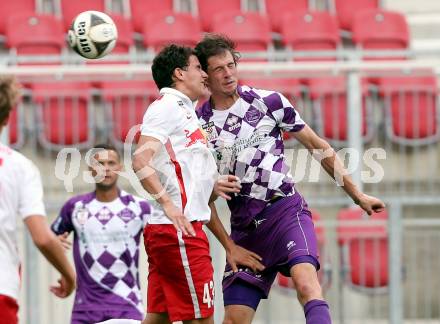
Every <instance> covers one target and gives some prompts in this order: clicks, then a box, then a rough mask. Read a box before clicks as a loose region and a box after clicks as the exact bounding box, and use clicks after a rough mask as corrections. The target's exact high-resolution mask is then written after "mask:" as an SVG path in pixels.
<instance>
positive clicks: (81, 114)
mask: <svg viewBox="0 0 440 324" xmlns="http://www.w3.org/2000/svg"><path fill="white" fill-rule="evenodd" d="M32 97H33V100H34V102H35V103H36V104H37V119H38V122H37V128H38V139H39V141H40V143H41V144H42V145H43V146H44V147H46V148H48V149H53V150H59V149H61V148H63V147H66V146H73V147H77V148H87V147H89V146H90V145H91V144H92V143H93V142H94V138H95V134H94V121H93V109H92V105H91V95H90V85H89V84H88V83H70V82H59V83H41V84H33V85H32Z"/></svg>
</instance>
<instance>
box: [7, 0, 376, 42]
mask: <svg viewBox="0 0 440 324" xmlns="http://www.w3.org/2000/svg"><path fill="white" fill-rule="evenodd" d="M121 2H122V8H123V9H122V13H123V14H124V16H128V17H130V18H131V21H132V24H133V28H134V30H135V31H136V32H141V31H142V29H143V28H144V25H143V23H144V20H145V19H146V18H147V16H148V15H149V14H150V15H151V16H154V15H157V14H159V13H160V12H173V11H179V8H177V7H179V5H176V4H179V3H180V2H179V1H173V0H161V1H157V0H129V1H128V0H121ZM247 2H248V1H242V0H223V1H212V0H192V1H191V2H190V3H191V10H190V11H191V13H192V14H193V15H194V16H195V17H198V18H200V21H201V27H202V28H203V30H204V31H211V30H212V29H213V26H212V17H213V13H218V12H223V11H245V10H246V9H247V7H248V5H246V4H247ZM309 2H311V1H309V0H263V1H258V4H259V6H258V7H259V8H258V9H259V10H258V12H260V13H261V14H263V15H267V16H268V17H269V20H270V22H271V30H273V31H274V32H280V31H281V20H282V19H281V18H282V16H283V15H284V14H286V13H296V12H301V11H306V10H308V9H313V6H310V5H309ZM52 3H53V6H52V7H53V11H54V13H55V14H56V15H57V16H60V17H62V19H63V22H64V27H65V29H67V28H68V27H69V26H70V24H71V22H72V19H73V18H74V17H75V16H76V15H77V14H78V13H80V12H82V11H85V10H98V11H103V12H108V13H112V12H115V10H113V8H112V7H110V6H108V5H107V4H108V3H107V2H106V1H105V0H76V1H70V0H53V1H52ZM332 3H333V2H332ZM36 5H37V0H15V1H2V2H1V4H0V34H4V30H5V29H4V27H5V26H4V25H3V23H2V22H4V21H6V18H7V17H9V16H10V15H12V14H14V13H17V12H32V13H35V12H36ZM334 7H335V8H334V9H335V13H336V17H337V18H338V25H339V27H340V28H342V29H346V30H351V28H352V23H353V12H355V11H359V10H362V9H377V8H379V0H350V1H346V0H334Z"/></svg>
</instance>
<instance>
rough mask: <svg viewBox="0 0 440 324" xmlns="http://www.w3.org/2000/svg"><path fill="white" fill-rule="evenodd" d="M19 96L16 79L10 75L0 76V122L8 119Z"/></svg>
mask: <svg viewBox="0 0 440 324" xmlns="http://www.w3.org/2000/svg"><path fill="white" fill-rule="evenodd" d="M19 96H20V90H19V85H18V82H17V80H16V79H15V78H14V77H12V76H0V124H3V123H4V121H5V120H6V119H8V117H9V114H10V113H11V110H12V108H13V107H14V106H15V105H16V104H17V101H18V98H19Z"/></svg>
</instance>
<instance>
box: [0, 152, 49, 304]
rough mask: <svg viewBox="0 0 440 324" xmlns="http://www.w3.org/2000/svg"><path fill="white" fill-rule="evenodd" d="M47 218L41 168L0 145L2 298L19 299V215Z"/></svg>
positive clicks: (0, 284) (22, 217)
mask: <svg viewBox="0 0 440 324" xmlns="http://www.w3.org/2000/svg"><path fill="white" fill-rule="evenodd" d="M18 215H19V216H20V217H21V219H23V220H24V219H25V218H26V217H28V216H31V215H42V216H45V215H46V211H45V209H44V204H43V188H42V185H41V178H40V173H39V171H38V169H37V168H36V167H35V165H34V164H33V163H32V162H31V161H30V160H29V159H27V158H26V157H24V156H23V155H22V154H20V153H18V152H16V151H14V150H12V149H10V148H9V147H7V146H5V145H3V144H1V143H0V224H1V226H0V269H1V271H0V273H1V275H0V295H7V296H10V297H12V298H14V299H18V294H19V287H20V275H19V266H20V260H19V256H18V247H17V236H16V234H17V216H18Z"/></svg>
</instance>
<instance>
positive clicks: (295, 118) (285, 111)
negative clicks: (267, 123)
mask: <svg viewBox="0 0 440 324" xmlns="http://www.w3.org/2000/svg"><path fill="white" fill-rule="evenodd" d="M263 100H264V103H265V104H266V106H267V108H268V110H269V111H270V113H271V114H272V116H273V117H274V119H275V121H276V123H277V125H278V126H279V127H280V128H281V129H282V130H284V131H286V132H297V131H300V130H301V129H303V128H304V126H305V123H304V121H303V120H302V119H301V117H300V115H299V113H298V112H297V111H296V110H295V108H294V107H293V106H292V104H291V103H290V102H289V100H288V99H287V98H286V97H285V96H283V95H282V94H280V93H278V92H274V93H272V94H271V95H269V96H267V97H265V98H263Z"/></svg>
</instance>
